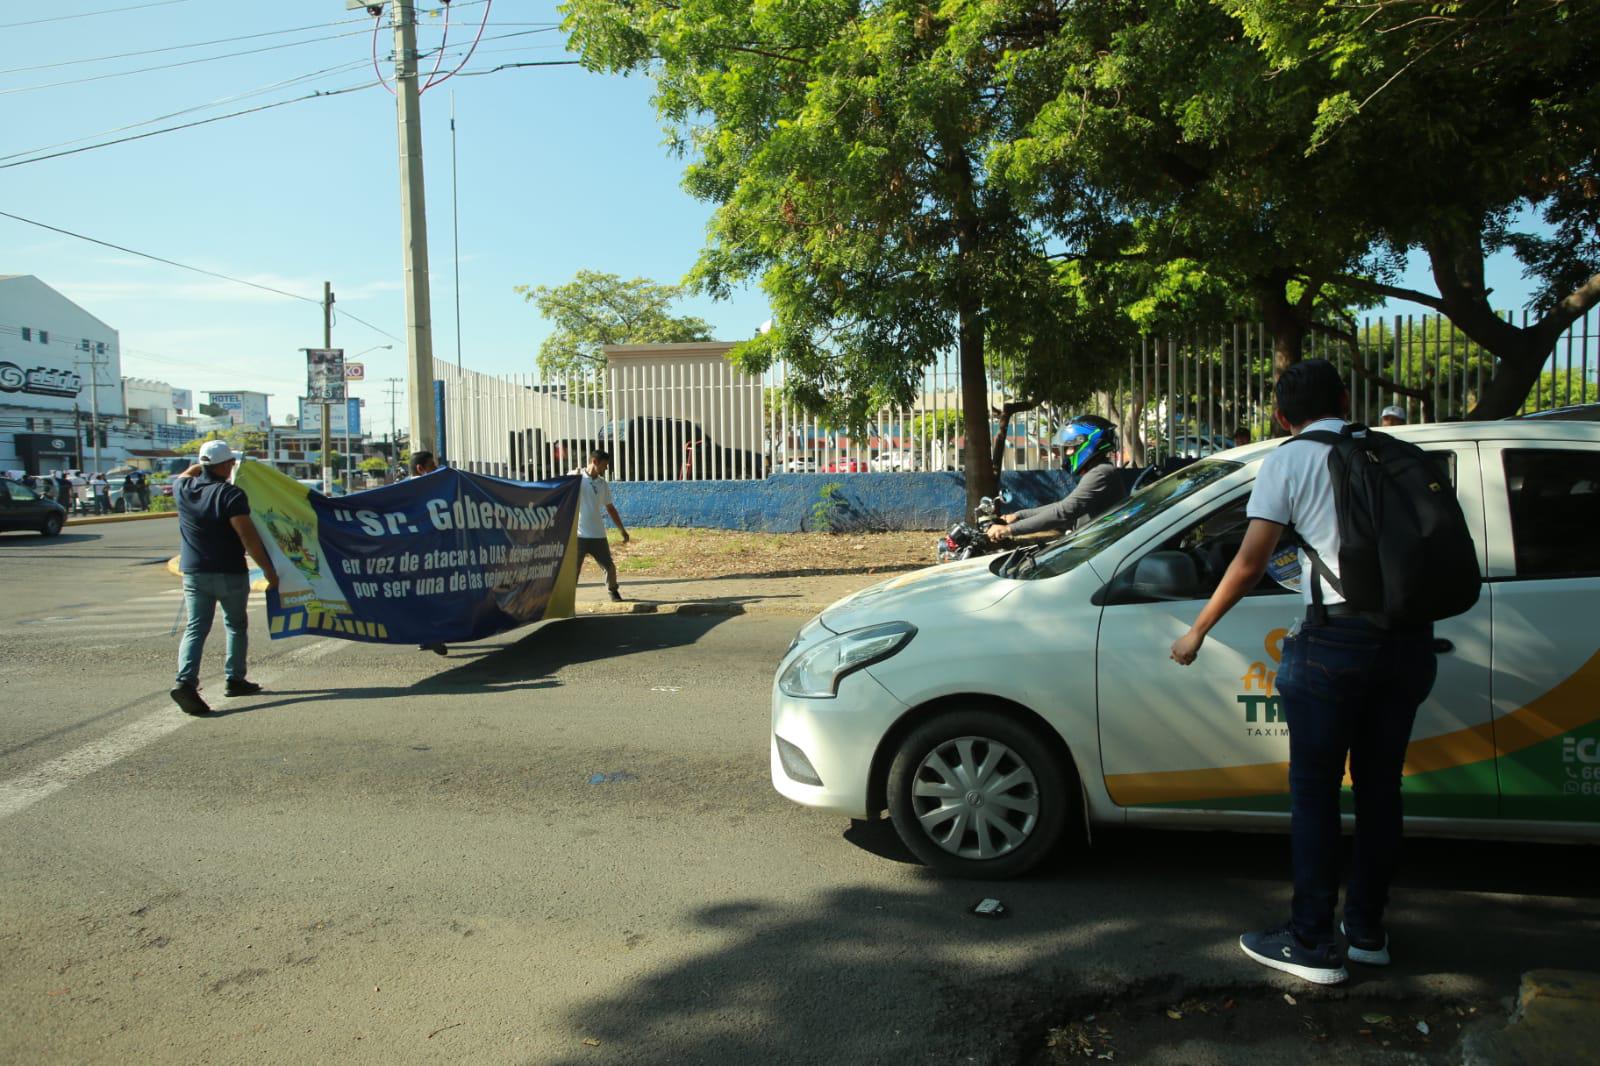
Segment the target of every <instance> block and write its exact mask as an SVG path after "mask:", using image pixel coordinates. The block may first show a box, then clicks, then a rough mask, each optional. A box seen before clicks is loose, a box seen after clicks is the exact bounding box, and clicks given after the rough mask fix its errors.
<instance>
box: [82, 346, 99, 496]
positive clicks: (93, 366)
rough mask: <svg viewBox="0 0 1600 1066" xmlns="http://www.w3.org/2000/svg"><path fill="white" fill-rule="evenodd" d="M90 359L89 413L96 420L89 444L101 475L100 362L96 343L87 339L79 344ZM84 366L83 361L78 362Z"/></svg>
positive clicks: (96, 468) (90, 431)
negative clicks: (96, 356)
mask: <svg viewBox="0 0 1600 1066" xmlns="http://www.w3.org/2000/svg"><path fill="white" fill-rule="evenodd" d="M78 347H79V349H80V350H81V351H82V352H83V353H84V354H85V355H87V356H88V357H89V363H88V366H89V411H90V415H91V417H92V418H93V419H94V421H93V422H91V423H90V424H89V444H90V446H91V447H93V448H94V472H95V473H97V474H98V473H100V361H99V360H98V359H96V358H95V352H94V342H93V341H91V340H89V339H88V338H87V337H85V338H84V339H83V340H82V341H80V342H79V344H78ZM78 365H79V366H83V365H84V363H83V361H82V360H79V361H78Z"/></svg>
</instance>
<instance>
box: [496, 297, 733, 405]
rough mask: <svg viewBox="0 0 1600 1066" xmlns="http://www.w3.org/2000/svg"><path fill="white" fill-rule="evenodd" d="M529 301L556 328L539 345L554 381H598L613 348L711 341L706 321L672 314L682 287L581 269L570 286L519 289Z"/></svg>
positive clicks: (542, 366) (541, 363)
mask: <svg viewBox="0 0 1600 1066" xmlns="http://www.w3.org/2000/svg"><path fill="white" fill-rule="evenodd" d="M516 291H517V292H519V293H521V294H522V297H523V299H525V300H527V301H528V302H529V303H532V304H533V305H534V306H535V307H537V308H538V309H539V314H540V315H542V316H544V317H545V318H546V319H548V320H549V321H550V323H551V325H552V326H554V329H553V330H552V331H551V333H550V335H549V336H547V337H546V338H545V339H544V343H543V344H541V345H540V346H539V359H538V363H539V371H540V373H541V374H543V375H544V376H545V378H546V379H549V378H559V377H571V376H577V377H584V378H591V377H595V376H597V374H598V372H599V371H600V370H602V369H604V368H605V364H606V357H605V353H604V351H602V349H603V347H604V346H605V345H607V344H681V343H685V342H690V341H708V340H710V339H711V326H710V324H709V323H707V322H706V321H705V319H702V318H695V317H693V316H688V315H683V316H679V315H673V314H670V313H669V309H670V308H671V306H672V304H673V302H674V301H675V300H677V299H678V298H680V297H681V296H682V295H683V288H682V287H681V286H678V285H661V284H658V283H656V282H654V281H650V280H649V279H647V278H634V279H632V280H631V281H624V280H623V279H622V278H621V276H619V275H617V274H602V273H599V272H598V271H593V270H580V271H578V273H577V275H576V276H575V277H574V278H573V279H572V280H571V281H569V282H567V283H566V284H565V285H557V286H554V287H551V286H546V285H533V286H529V285H518V286H516Z"/></svg>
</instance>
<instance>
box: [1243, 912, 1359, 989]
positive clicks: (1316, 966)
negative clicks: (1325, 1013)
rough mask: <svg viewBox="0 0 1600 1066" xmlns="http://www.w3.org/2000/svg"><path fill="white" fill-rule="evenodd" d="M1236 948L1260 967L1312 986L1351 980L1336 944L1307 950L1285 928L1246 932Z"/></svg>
mask: <svg viewBox="0 0 1600 1066" xmlns="http://www.w3.org/2000/svg"><path fill="white" fill-rule="evenodd" d="M1239 946H1240V947H1241V948H1243V949H1244V953H1245V954H1246V955H1248V956H1250V957H1251V958H1252V959H1255V960H1256V961H1257V962H1259V963H1260V964H1261V965H1263V966H1270V967H1272V968H1273V969H1274V970H1282V971H1283V972H1284V973H1292V974H1294V975H1295V976H1296V977H1299V978H1301V979H1302V980H1306V981H1311V982H1313V983H1315V984H1319V985H1336V984H1339V983H1340V982H1341V981H1345V980H1348V979H1349V977H1350V972H1349V971H1348V970H1346V969H1345V968H1344V956H1343V955H1341V954H1340V952H1339V946H1338V945H1337V944H1325V945H1323V946H1320V947H1314V948H1308V947H1306V946H1305V945H1304V944H1302V943H1300V938H1299V937H1297V936H1295V935H1294V930H1293V929H1291V928H1289V927H1288V926H1287V925H1285V926H1283V927H1281V928H1278V929H1268V930H1266V931H1265V932H1261V933H1246V934H1245V935H1244V936H1242V937H1240V938H1239Z"/></svg>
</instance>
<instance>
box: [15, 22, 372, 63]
mask: <svg viewBox="0 0 1600 1066" xmlns="http://www.w3.org/2000/svg"><path fill="white" fill-rule="evenodd" d="M361 21H363V20H362V19H339V20H338V21H337V22H318V23H316V24H315V25H312V26H296V27H295V28H293V29H290V30H267V31H265V32H263V33H246V34H242V35H240V36H238V37H218V38H217V39H215V40H212V41H196V42H194V43H193V44H169V45H167V46H166V47H164V48H146V49H143V50H142V51H138V52H117V53H115V54H113V55H105V56H90V57H89V58H87V59H63V60H61V61H60V62H56V63H39V64H36V65H34V66H31V67H10V68H9V69H6V70H0V74H21V73H23V72H24V71H29V70H54V69H56V68H57V67H71V66H77V65H78V64H81V63H105V62H108V61H110V60H113V59H134V58H136V57H138V56H153V55H159V54H161V53H163V52H181V51H184V50H185V49H188V48H209V47H211V46H212V45H215V44H232V43H234V42H235V41H254V40H259V39H260V38H262V37H282V36H283V35H284V34H286V33H307V32H309V31H311V30H323V29H328V28H330V27H333V26H348V25H350V24H351V23H353V22H361Z"/></svg>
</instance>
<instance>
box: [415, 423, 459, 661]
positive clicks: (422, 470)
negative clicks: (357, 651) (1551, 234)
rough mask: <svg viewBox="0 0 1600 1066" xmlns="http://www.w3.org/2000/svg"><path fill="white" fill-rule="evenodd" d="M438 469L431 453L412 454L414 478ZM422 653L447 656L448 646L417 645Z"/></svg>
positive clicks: (437, 462) (448, 652) (440, 643)
mask: <svg viewBox="0 0 1600 1066" xmlns="http://www.w3.org/2000/svg"><path fill="white" fill-rule="evenodd" d="M437 469H439V460H437V459H435V458H434V457H433V453H432V452H413V453H412V455H411V473H412V475H413V476H414V477H421V476H423V475H424V474H431V473H433V472H434V471H435V470H437ZM417 647H418V648H419V649H421V650H422V651H431V652H433V654H435V655H449V654H450V646H449V645H448V644H445V643H444V642H442V641H440V642H438V643H435V644H419V645H417Z"/></svg>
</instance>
